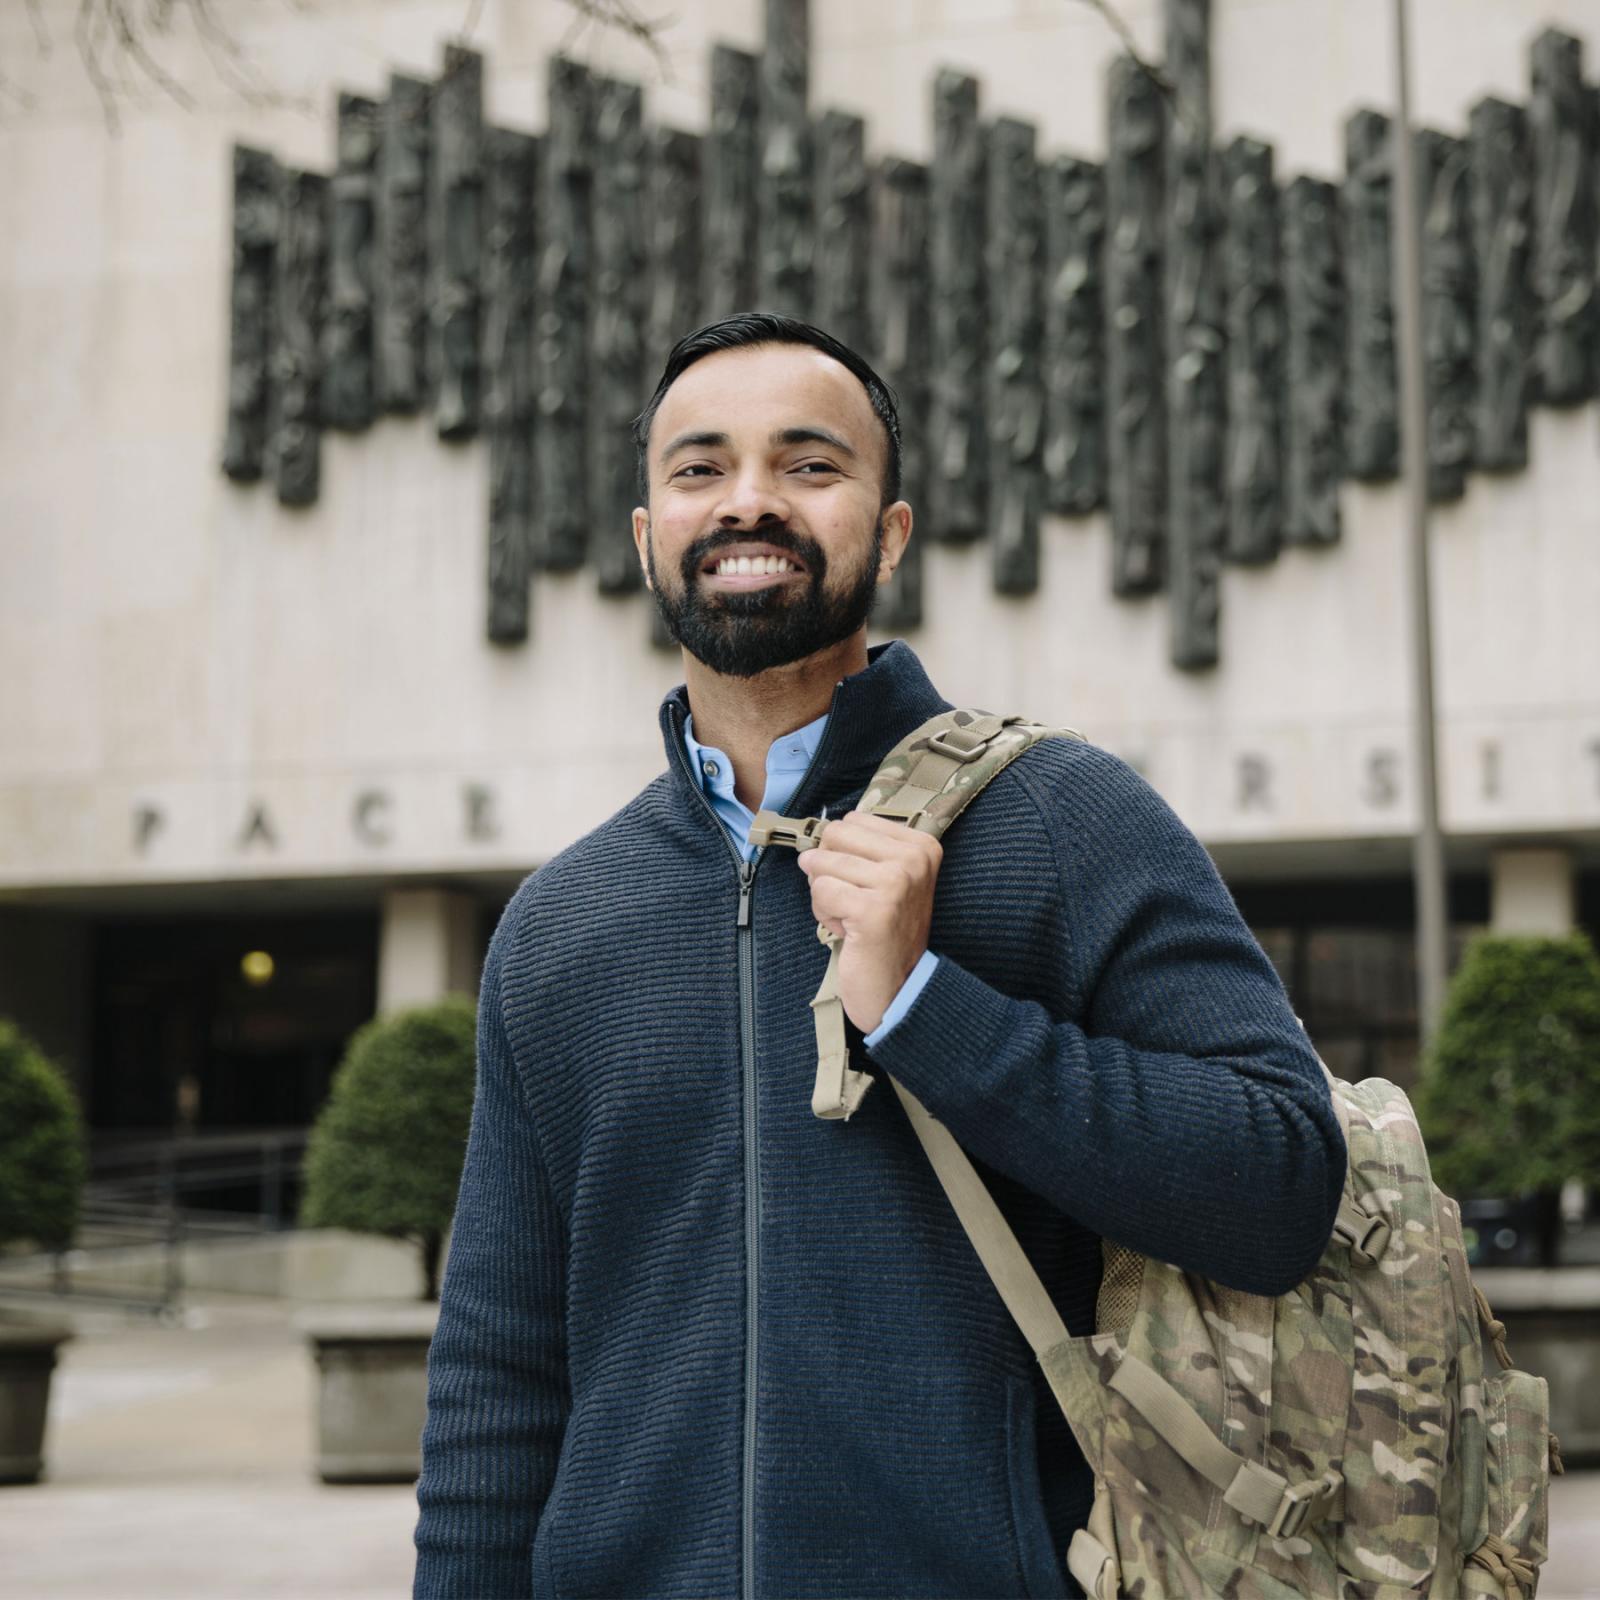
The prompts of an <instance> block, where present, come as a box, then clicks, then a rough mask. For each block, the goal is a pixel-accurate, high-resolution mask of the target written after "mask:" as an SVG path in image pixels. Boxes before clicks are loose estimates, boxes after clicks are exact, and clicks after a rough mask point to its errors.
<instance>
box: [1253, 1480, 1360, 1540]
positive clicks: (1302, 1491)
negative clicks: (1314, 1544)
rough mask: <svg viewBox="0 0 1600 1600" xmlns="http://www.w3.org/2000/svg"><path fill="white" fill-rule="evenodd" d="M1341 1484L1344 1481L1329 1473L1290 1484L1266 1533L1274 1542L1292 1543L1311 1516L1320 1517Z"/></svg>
mask: <svg viewBox="0 0 1600 1600" xmlns="http://www.w3.org/2000/svg"><path fill="white" fill-rule="evenodd" d="M1343 1483H1344V1479H1343V1478H1342V1477H1340V1475H1339V1474H1338V1473H1337V1472H1333V1471H1331V1470H1330V1471H1328V1472H1325V1473H1323V1475H1322V1476H1321V1477H1320V1478H1312V1479H1310V1480H1309V1481H1307V1482H1305V1483H1292V1484H1290V1485H1289V1487H1288V1488H1287V1489H1285V1490H1284V1491H1283V1496H1282V1498H1281V1499H1280V1500H1279V1501H1278V1509H1277V1511H1276V1512H1274V1513H1273V1517H1272V1521H1271V1522H1269V1523H1268V1524H1267V1533H1268V1534H1269V1535H1270V1536H1271V1537H1272V1538H1274V1539H1293V1538H1294V1537H1295V1536H1296V1535H1297V1534H1298V1533H1299V1532H1300V1531H1301V1529H1302V1528H1304V1527H1305V1525H1306V1524H1307V1523H1308V1522H1310V1521H1311V1519H1312V1517H1313V1516H1321V1514H1322V1513H1323V1512H1324V1511H1325V1510H1326V1509H1327V1507H1328V1504H1329V1502H1331V1501H1332V1499H1333V1497H1334V1495H1335V1494H1337V1493H1338V1491H1339V1489H1340V1488H1341V1487H1342V1485H1343Z"/></svg>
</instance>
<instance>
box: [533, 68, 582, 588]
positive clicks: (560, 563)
mask: <svg viewBox="0 0 1600 1600" xmlns="http://www.w3.org/2000/svg"><path fill="white" fill-rule="evenodd" d="M592 100H593V85H592V83H591V82H590V79H589V74H588V73H587V72H586V71H585V70H584V69H583V68H582V67H581V66H579V65H578V63H577V62H576V61H569V60H567V59H566V58H565V57H563V56H556V57H553V58H552V60H551V62H550V127H549V130H548V132H547V133H546V134H545V138H544V171H543V172H542V173H541V174H540V187H539V198H540V201H541V204H540V207H539V224H538V226H539V273H538V279H537V286H538V288H537V292H538V296H539V311H538V320H537V326H538V329H539V338H538V343H537V344H536V346H535V350H534V371H535V373H536V374H537V390H536V392H537V395H538V403H537V405H536V406H535V408H534V415H535V419H536V422H535V427H534V434H533V438H534V462H535V472H536V475H537V478H538V483H539V498H538V502H537V504H536V505H535V507H534V519H533V558H534V563H535V565H536V566H541V567H548V568H550V569H552V570H553V571H566V570H570V569H571V568H573V567H581V566H582V565H583V562H584V558H585V557H586V556H587V555H588V553H589V505H588V499H589V497H588V476H589V453H588V448H587V445H588V409H589V406H588V388H589V234H590V209H589V185H590V178H591V176H592V174H591V169H590V156H591V152H592V149H593V122H594V118H593V106H592Z"/></svg>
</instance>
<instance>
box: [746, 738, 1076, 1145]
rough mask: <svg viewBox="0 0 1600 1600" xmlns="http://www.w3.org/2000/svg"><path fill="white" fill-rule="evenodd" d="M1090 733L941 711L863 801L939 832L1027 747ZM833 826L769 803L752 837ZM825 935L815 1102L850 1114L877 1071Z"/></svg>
mask: <svg viewBox="0 0 1600 1600" xmlns="http://www.w3.org/2000/svg"><path fill="white" fill-rule="evenodd" d="M1082 737H1083V735H1082V734H1081V733H1079V732H1077V730H1076V729H1072V728H1051V727H1047V726H1046V725H1045V724H1043V723H1039V722H1029V721H1027V720H1026V719H1025V718H1023V717H1020V716H1005V717H1003V716H996V715H995V714H994V713H993V712H989V711H965V710H956V711H941V712H940V713H939V714H938V715H937V716H933V717H930V718H929V719H928V720H927V721H926V722H924V723H922V724H921V726H919V727H917V728H914V729H912V731H911V732H910V733H909V734H907V735H906V737H905V738H904V739H902V740H901V741H900V743H899V744H897V745H896V746H895V747H894V748H893V749H892V750H891V751H890V752H889V753H888V755H886V756H885V757H884V758H883V760H882V761H881V762H880V763H879V764H878V770H877V772H876V773H875V774H874V775H873V778H872V782H871V783H869V784H868V785H867V788H866V791H865V793H864V794H863V795H862V797H861V806H860V809H861V810H863V811H871V812H873V813H874V814H875V815H877V816H880V817H888V818H889V819H890V820H892V821H895V822H903V823H905V824H906V826H907V827H911V828H915V829H917V830H918V831H919V832H921V833H931V834H933V835H934V836H935V837H936V838H937V837H938V836H939V835H940V834H942V833H943V832H944V831H945V830H946V829H947V828H948V827H949V826H950V824H951V823H953V822H954V821H955V820H956V818H957V817H959V816H960V815H961V813H962V812H963V811H964V810H965V809H966V808H967V807H968V806H969V805H970V804H971V803H972V802H973V801H974V800H975V799H976V798H977V797H978V795H979V794H980V793H981V792H982V790H983V789H984V787H985V785H987V784H988V783H989V782H990V780H991V779H993V778H994V777H995V776H996V774H998V773H999V772H1001V771H1002V770H1003V769H1004V768H1006V767H1008V766H1010V765H1011V763H1012V762H1013V761H1015V760H1016V759H1017V757H1018V756H1020V755H1021V754H1022V753H1023V751H1025V750H1029V749H1031V748H1032V747H1033V746H1034V745H1036V744H1037V743H1038V742H1039V741H1040V740H1041V739H1047V738H1070V739H1081V738H1082ZM826 826H827V824H826V823H825V822H824V821H823V820H822V819H820V818H817V817H800V818H795V817H785V816H780V815H779V814H778V813H777V812H775V811H761V812H758V813H757V814H756V818H755V821H754V822H753V823H752V824H751V826H750V842H751V843H752V844H755V845H769V844H777V845H787V846H789V848H790V849H793V850H810V849H813V848H815V846H816V845H818V844H819V843H821V839H822V830H823V828H824V827H826ZM817 937H818V938H819V939H820V940H821V941H822V942H823V943H824V944H825V945H827V947H828V967H827V971H826V972H825V973H824V974H823V977H822V984H821V987H820V988H818V990H817V993H816V998H815V999H814V1000H812V1002H811V1014H812V1018H813V1020H814V1022H815V1025H816V1031H817V1080H816V1086H815V1088H814V1090H813V1092H812V1096H811V1109H812V1111H813V1112H814V1113H815V1114H816V1115H817V1116H819V1117H825V1118H828V1119H835V1118H841V1117H842V1118H844V1119H846V1120H848V1119H849V1117H850V1114H851V1113H852V1112H853V1111H854V1110H855V1109H856V1107H857V1106H859V1105H860V1104H861V1101H862V1099H863V1098H864V1097H865V1095H866V1092H867V1090H868V1089H869V1088H871V1086H872V1076H871V1074H870V1073H866V1072H858V1071H856V1070H855V1068H853V1067H852V1066H851V1065H850V1052H849V1047H848V1044H847V1041H846V1035H845V1026H844V1006H843V1003H842V1002H841V1001H840V999H839V952H840V950H841V949H842V948H843V940H841V939H838V938H835V937H834V935H833V934H831V933H829V932H828V930H827V929H826V928H824V927H821V926H820V925H819V926H818V928H817Z"/></svg>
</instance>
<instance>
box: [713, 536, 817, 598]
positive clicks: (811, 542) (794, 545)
mask: <svg viewBox="0 0 1600 1600" xmlns="http://www.w3.org/2000/svg"><path fill="white" fill-rule="evenodd" d="M753 539H759V540H760V541H761V543H762V544H770V545H771V546H772V547H773V549H775V550H782V551H783V552H784V553H785V554H786V555H791V556H794V557H795V559H796V560H798V561H799V563H800V564H801V566H803V567H804V568H805V569H806V573H807V575H808V576H809V577H810V578H811V580H812V581H813V582H817V581H819V580H820V579H821V578H822V577H823V576H824V574H825V573H826V571H827V566H828V558H827V556H826V555H824V554H823V551H822V546H821V545H820V544H818V543H817V541H816V540H815V539H808V538H807V537H806V536H805V535H804V534H803V533H796V532H795V531H794V529H793V528H789V527H778V528H760V529H747V528H744V529H741V528H719V529H718V530H717V531H716V532H715V533H708V534H704V535H702V537H700V538H698V539H696V540H695V542H694V543H693V544H692V545H690V546H689V548H688V549H687V550H685V551H684V552H683V563H682V565H683V579H684V582H685V584H692V583H693V582H694V580H695V579H696V578H697V577H699V575H700V571H701V569H702V568H703V567H704V566H705V564H706V563H707V562H708V561H709V560H711V558H712V557H713V556H715V555H716V553H717V552H718V551H719V550H726V549H728V548H730V547H731V546H733V545H736V544H749V543H750V542H751V540H753Z"/></svg>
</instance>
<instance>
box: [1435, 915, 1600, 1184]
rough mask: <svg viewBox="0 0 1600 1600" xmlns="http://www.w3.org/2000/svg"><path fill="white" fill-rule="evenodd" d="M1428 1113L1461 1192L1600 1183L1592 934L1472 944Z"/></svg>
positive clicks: (1598, 1028) (1444, 1024) (1449, 1177)
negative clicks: (1572, 1182)
mask: <svg viewBox="0 0 1600 1600" xmlns="http://www.w3.org/2000/svg"><path fill="white" fill-rule="evenodd" d="M1417 1112H1418V1115H1419V1118H1420V1120H1421V1123H1422V1130H1423V1133H1424V1134H1425V1135H1426V1137H1427V1140H1428V1152H1429V1159H1430V1161H1431V1164H1432V1167H1433V1175H1434V1178H1435V1179H1436V1180H1437V1182H1438V1183H1439V1185H1440V1187H1441V1188H1443V1189H1444V1190H1446V1192H1448V1193H1450V1194H1453V1195H1456V1196H1457V1197H1463V1198H1464V1197H1467V1196H1489V1195H1505V1196H1511V1195H1518V1194H1526V1193H1529V1192H1531V1191H1535V1190H1547V1189H1555V1188H1558V1187H1559V1186H1560V1185H1561V1184H1562V1183H1564V1182H1566V1180H1567V1179H1569V1178H1576V1179H1578V1180H1579V1181H1580V1182H1583V1183H1586V1184H1591V1185H1592V1184H1595V1183H1600V958H1597V957H1596V955H1595V951H1594V946H1593V945H1592V944H1590V942H1589V940H1588V939H1587V938H1586V937H1585V936H1584V935H1583V934H1581V933H1575V934H1571V935H1569V936H1567V937H1565V938H1535V937H1525V936H1523V937H1513V936H1511V935H1506V934H1483V935H1480V936H1479V937H1478V938H1477V939H1475V940H1474V941H1473V942H1472V943H1471V944H1470V945H1469V946H1468V947H1467V951H1466V954H1465V955H1464V956H1463V958H1462V962H1461V967H1460V970H1459V971H1458V972H1457V973H1456V975H1455V978H1454V980H1453V981H1452V983H1451V985H1450V992H1449V994H1448V996H1447V998H1446V1001H1445V1010H1444V1016H1443V1018H1442V1019H1441V1021H1440V1026H1439V1032H1438V1036H1437V1038H1436V1039H1435V1040H1434V1043H1433V1047H1432V1048H1431V1049H1430V1051H1429V1052H1428V1058H1427V1062H1426V1064H1425V1068H1424V1073H1423V1079H1422V1085H1421V1088H1420V1091H1419V1093H1418V1095H1417Z"/></svg>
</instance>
